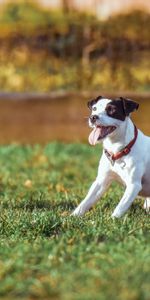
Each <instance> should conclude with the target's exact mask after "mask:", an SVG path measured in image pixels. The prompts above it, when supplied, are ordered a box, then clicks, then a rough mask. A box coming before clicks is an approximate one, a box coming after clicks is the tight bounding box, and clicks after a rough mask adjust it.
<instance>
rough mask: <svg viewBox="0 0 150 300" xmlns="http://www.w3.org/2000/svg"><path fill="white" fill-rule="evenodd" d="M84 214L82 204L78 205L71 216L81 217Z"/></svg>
mask: <svg viewBox="0 0 150 300" xmlns="http://www.w3.org/2000/svg"><path fill="white" fill-rule="evenodd" d="M83 215H84V211H83V209H82V208H81V207H80V206H78V207H77V208H76V209H75V210H74V211H73V212H72V214H71V216H77V217H81V216H83Z"/></svg>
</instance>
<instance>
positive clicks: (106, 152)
mask: <svg viewBox="0 0 150 300" xmlns="http://www.w3.org/2000/svg"><path fill="white" fill-rule="evenodd" d="M104 152H105V154H106V156H107V158H108V159H109V161H110V163H111V165H112V166H114V164H115V160H114V159H113V157H112V155H111V154H110V153H109V152H108V151H107V150H106V149H104Z"/></svg>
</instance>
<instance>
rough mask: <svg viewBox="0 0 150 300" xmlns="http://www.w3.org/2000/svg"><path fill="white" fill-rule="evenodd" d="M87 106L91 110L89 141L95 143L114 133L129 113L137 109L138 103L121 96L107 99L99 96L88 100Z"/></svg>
mask: <svg viewBox="0 0 150 300" xmlns="http://www.w3.org/2000/svg"><path fill="white" fill-rule="evenodd" d="M88 107H89V109H90V110H91V115H90V117H89V126H90V127H92V128H93V131H92V132H91V134H90V136H89V142H90V144H92V145H95V144H96V143H98V142H100V141H102V140H103V139H104V138H106V137H107V136H109V135H112V134H114V133H115V130H116V129H117V128H118V127H120V126H121V124H122V122H124V121H125V120H126V118H127V117H129V115H130V113H132V112H133V111H135V110H137V109H138V107H139V104H138V103H136V102H134V101H132V100H130V99H126V98H123V97H120V98H118V99H107V98H105V97H102V96H99V97H97V98H96V99H93V100H91V101H89V102H88Z"/></svg>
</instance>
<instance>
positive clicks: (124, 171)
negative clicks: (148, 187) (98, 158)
mask: <svg viewBox="0 0 150 300" xmlns="http://www.w3.org/2000/svg"><path fill="white" fill-rule="evenodd" d="M111 169H112V171H113V174H114V177H115V179H116V180H118V181H120V182H122V183H123V184H125V185H127V183H128V181H129V178H130V171H131V168H130V166H129V165H128V164H127V161H126V160H125V159H121V160H119V162H115V163H114V165H113V166H111Z"/></svg>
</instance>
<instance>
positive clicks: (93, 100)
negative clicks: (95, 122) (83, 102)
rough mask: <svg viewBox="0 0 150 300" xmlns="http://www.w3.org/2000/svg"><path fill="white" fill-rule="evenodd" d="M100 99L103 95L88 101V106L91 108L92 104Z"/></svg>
mask: <svg viewBox="0 0 150 300" xmlns="http://www.w3.org/2000/svg"><path fill="white" fill-rule="evenodd" d="M101 99H104V97H103V96H98V97H97V98H95V99H92V100H90V101H88V103H87V106H88V108H89V109H90V110H91V109H92V106H93V105H94V104H96V103H97V102H98V101H99V100H101Z"/></svg>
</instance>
